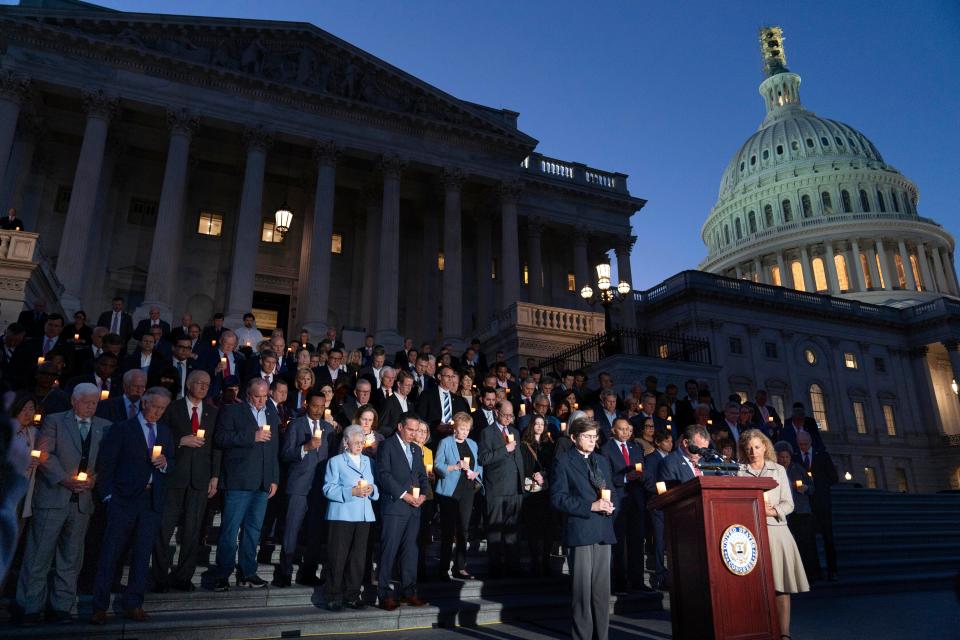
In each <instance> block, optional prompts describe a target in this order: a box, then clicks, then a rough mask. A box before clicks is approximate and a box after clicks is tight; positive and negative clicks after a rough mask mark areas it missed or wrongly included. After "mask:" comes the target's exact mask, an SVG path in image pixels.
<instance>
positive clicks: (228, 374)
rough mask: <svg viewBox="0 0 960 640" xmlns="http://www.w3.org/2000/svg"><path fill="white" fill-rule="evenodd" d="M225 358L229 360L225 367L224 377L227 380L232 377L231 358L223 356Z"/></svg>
mask: <svg viewBox="0 0 960 640" xmlns="http://www.w3.org/2000/svg"><path fill="white" fill-rule="evenodd" d="M223 357H224V358H226V359H227V364H226V365H224V367H223V377H224V378H227V377H229V376H230V356H228V355H227V354H223Z"/></svg>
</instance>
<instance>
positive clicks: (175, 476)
mask: <svg viewBox="0 0 960 640" xmlns="http://www.w3.org/2000/svg"><path fill="white" fill-rule="evenodd" d="M197 413H198V415H199V417H200V428H201V429H203V430H204V431H205V433H204V434H203V439H204V445H203V446H202V447H200V448H199V449H195V448H193V447H181V446H180V439H181V438H182V437H183V436H189V435H193V423H192V415H191V411H190V407H189V404H188V402H187V399H186V398H181V399H180V400H175V401H174V402H171V403H170V406H169V407H167V411H166V413H164V414H163V417H164V420H165V421H166V423H167V424H168V425H169V427H170V432H171V437H172V438H173V442H174V445H175V446H176V447H177V466H176V467H174V469H173V471H172V472H169V471H168V472H167V487H168V488H170V489H186V488H190V489H196V490H198V491H206V490H207V486H208V484H209V482H210V478H211V477H219V476H220V458H221V455H222V452H221V451H220V449H218V448H217V447H214V446H213V439H214V433H215V432H216V428H217V414H218V409H217V408H216V407H214V406H212V405H210V404H207V403H205V402H201V403H200V409H199V410H198V411H197Z"/></svg>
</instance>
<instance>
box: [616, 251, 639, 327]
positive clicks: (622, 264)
mask: <svg viewBox="0 0 960 640" xmlns="http://www.w3.org/2000/svg"><path fill="white" fill-rule="evenodd" d="M636 241H637V236H628V237H626V238H623V239H621V240H620V241H619V242H617V246H616V253H617V275H618V276H620V277H619V278H618V279H617V281H616V282H611V283H610V286H611V287H613V288H614V289H616V288H617V285H619V284H620V282H626V283H627V284H629V285H630V293H629V294H628V295H627V298H626V300H624V301H623V302H622V303H620V311H621V314H622V315H621V316H620V322H621V325H622V326H623V328H624V329H636V328H637V312H636V310H634V307H633V269H632V268H631V266H630V250H631V249H632V248H633V243H634V242H636Z"/></svg>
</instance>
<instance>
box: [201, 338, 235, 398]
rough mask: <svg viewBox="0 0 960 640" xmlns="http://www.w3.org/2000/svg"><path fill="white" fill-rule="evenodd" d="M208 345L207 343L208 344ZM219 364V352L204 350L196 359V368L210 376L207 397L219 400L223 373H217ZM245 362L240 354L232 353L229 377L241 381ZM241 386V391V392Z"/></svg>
mask: <svg viewBox="0 0 960 640" xmlns="http://www.w3.org/2000/svg"><path fill="white" fill-rule="evenodd" d="M208 344H209V343H208ZM219 364H220V350H219V349H206V350H205V351H204V352H203V355H201V356H200V357H199V358H197V365H198V366H197V368H199V369H203V370H204V371H206V372H207V373H209V374H210V392H209V394H208V396H207V397H210V398H219V397H220V394H222V393H223V374H224V372H223V371H220V372H217V366H218V365H219ZM245 366H246V361H245V358H244V356H243V354H242V353H240V352H239V351H234V352H233V364H232V365H231V368H230V375H232V376H237V379H238V380H241V381H242V380H243V371H244V367H245ZM242 388H243V387H242V385H241V390H242Z"/></svg>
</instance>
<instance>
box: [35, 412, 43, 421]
mask: <svg viewBox="0 0 960 640" xmlns="http://www.w3.org/2000/svg"><path fill="white" fill-rule="evenodd" d="M41 420H43V416H42V415H40V414H39V413H35V414H33V421H34V422H35V423H36V424H40V421H41Z"/></svg>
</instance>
